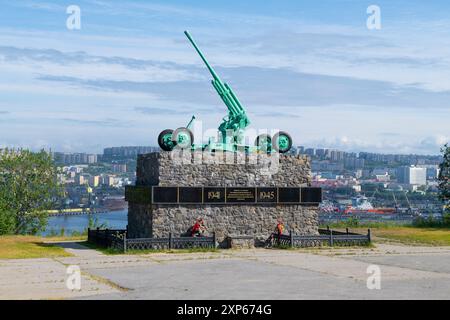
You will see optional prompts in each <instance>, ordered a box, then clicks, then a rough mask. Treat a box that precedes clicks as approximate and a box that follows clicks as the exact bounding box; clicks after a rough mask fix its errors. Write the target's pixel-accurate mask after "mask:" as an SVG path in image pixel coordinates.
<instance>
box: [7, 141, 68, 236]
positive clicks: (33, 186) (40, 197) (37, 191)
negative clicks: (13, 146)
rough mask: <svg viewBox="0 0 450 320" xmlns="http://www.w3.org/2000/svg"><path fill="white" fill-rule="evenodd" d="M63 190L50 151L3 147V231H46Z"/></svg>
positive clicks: (29, 232)
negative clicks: (49, 216)
mask: <svg viewBox="0 0 450 320" xmlns="http://www.w3.org/2000/svg"><path fill="white" fill-rule="evenodd" d="M61 191H62V189H61V186H60V185H59V183H58V181H57V168H56V167H55V166H54V164H53V160H52V158H51V156H50V154H49V153H47V152H45V151H44V150H42V151H40V152H38V153H33V152H31V151H29V150H10V149H5V150H0V234H8V233H15V234H35V233H37V232H39V231H42V230H44V229H45V226H46V225H47V218H48V213H47V212H46V210H49V209H52V207H53V206H54V204H55V203H56V201H57V199H58V197H59V196H60V195H61Z"/></svg>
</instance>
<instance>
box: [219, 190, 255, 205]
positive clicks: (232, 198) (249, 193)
mask: <svg viewBox="0 0 450 320" xmlns="http://www.w3.org/2000/svg"><path fill="white" fill-rule="evenodd" d="M255 193H256V188H243V187H241V188H239V187H238V188H227V189H226V202H227V203H255V202H256V194H255Z"/></svg>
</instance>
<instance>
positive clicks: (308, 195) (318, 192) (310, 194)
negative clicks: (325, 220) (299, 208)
mask: <svg viewBox="0 0 450 320" xmlns="http://www.w3.org/2000/svg"><path fill="white" fill-rule="evenodd" d="M320 202H322V188H314V187H310V188H302V203H320Z"/></svg>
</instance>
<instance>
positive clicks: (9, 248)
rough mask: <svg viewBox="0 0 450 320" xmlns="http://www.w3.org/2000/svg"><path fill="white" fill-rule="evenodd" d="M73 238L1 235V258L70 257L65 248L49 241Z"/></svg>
mask: <svg viewBox="0 0 450 320" xmlns="http://www.w3.org/2000/svg"><path fill="white" fill-rule="evenodd" d="M66 240H73V238H67V237H44V238H43V237H35V236H0V259H31V258H52V257H68V256H71V254H70V253H68V252H66V251H65V250H64V249H63V248H61V247H58V246H55V245H52V244H50V243H45V242H47V241H66Z"/></svg>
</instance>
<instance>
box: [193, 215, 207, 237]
mask: <svg viewBox="0 0 450 320" xmlns="http://www.w3.org/2000/svg"><path fill="white" fill-rule="evenodd" d="M205 230H206V227H205V222H204V221H203V219H202V218H198V219H197V221H196V222H195V224H194V225H193V226H192V229H191V236H192V237H196V236H197V237H201V236H202V235H203V233H204V232H205Z"/></svg>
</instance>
